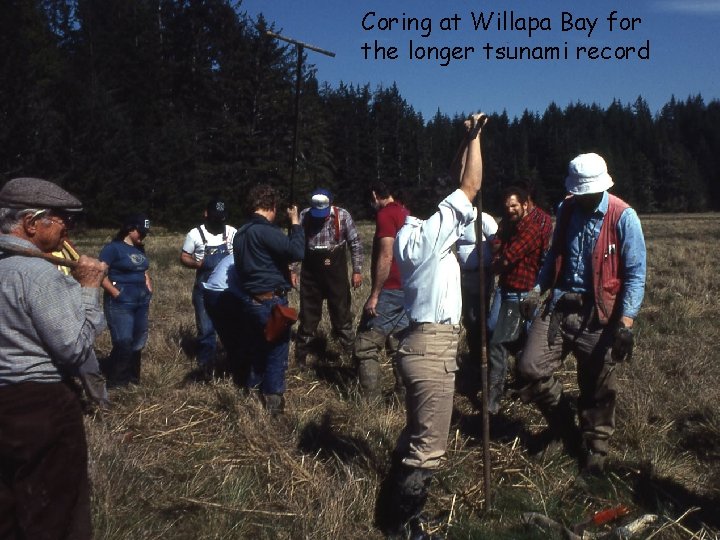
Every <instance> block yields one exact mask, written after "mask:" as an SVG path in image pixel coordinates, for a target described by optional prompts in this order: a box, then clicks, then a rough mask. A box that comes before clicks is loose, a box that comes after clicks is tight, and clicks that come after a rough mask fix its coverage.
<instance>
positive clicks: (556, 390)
mask: <svg viewBox="0 0 720 540" xmlns="http://www.w3.org/2000/svg"><path fill="white" fill-rule="evenodd" d="M591 310H592V306H589V307H585V308H581V309H579V310H575V311H573V310H566V311H564V312H563V313H562V315H561V319H560V327H559V333H558V334H557V336H556V337H555V339H554V342H553V343H552V344H551V343H550V342H549V336H548V330H549V328H550V316H545V317H541V316H537V317H536V318H535V319H534V320H533V323H532V326H531V327H530V334H529V335H528V339H527V343H526V344H525V350H524V351H523V354H522V357H521V358H520V362H519V364H518V370H519V372H520V376H521V377H522V379H523V381H524V382H525V383H526V385H525V386H524V388H523V389H522V390H521V393H520V397H521V398H522V400H523V401H524V402H525V403H529V402H534V403H537V404H538V405H539V406H540V408H541V409H543V408H551V407H553V406H555V405H557V403H558V402H559V401H560V397H561V395H562V385H561V384H560V381H558V380H557V379H556V378H555V376H554V373H555V371H557V370H558V369H559V368H560V367H561V365H562V361H563V359H564V358H565V356H567V355H568V354H569V353H570V352H572V353H573V354H574V355H575V358H576V359H577V380H578V386H579V388H580V397H579V399H578V413H579V415H580V431H581V433H582V436H583V440H584V443H585V446H586V447H587V448H588V449H591V450H593V451H595V452H599V453H603V454H606V453H607V451H608V439H609V438H610V436H611V435H612V434H613V432H614V431H615V404H616V396H617V375H616V372H615V362H613V360H612V358H611V355H610V348H611V346H612V342H613V331H614V326H612V325H608V326H601V325H599V324H598V323H597V322H593V319H594V317H593V316H592V313H591Z"/></svg>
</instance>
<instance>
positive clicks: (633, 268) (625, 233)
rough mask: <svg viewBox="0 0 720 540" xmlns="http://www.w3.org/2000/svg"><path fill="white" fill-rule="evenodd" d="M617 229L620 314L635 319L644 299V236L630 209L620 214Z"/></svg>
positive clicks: (634, 213) (645, 260) (636, 218)
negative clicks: (619, 264)
mask: <svg viewBox="0 0 720 540" xmlns="http://www.w3.org/2000/svg"><path fill="white" fill-rule="evenodd" d="M617 227H618V231H617V232H618V239H619V240H620V246H621V248H620V249H621V251H620V258H621V259H622V262H623V268H624V276H623V289H622V293H621V299H622V314H623V316H624V317H630V318H631V319H635V318H636V317H637V315H638V313H639V312H640V306H641V305H642V302H643V299H644V297H645V278H646V275H647V253H646V249H645V236H644V235H643V231H642V226H641V225H640V219H639V218H638V216H637V213H636V212H635V210H633V209H632V208H628V209H626V210H625V211H624V212H623V213H622V215H621V216H620V219H619V220H618V224H617Z"/></svg>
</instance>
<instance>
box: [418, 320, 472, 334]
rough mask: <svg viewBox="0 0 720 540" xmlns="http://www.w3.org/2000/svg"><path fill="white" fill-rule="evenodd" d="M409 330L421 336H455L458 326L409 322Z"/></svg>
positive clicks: (458, 329)
mask: <svg viewBox="0 0 720 540" xmlns="http://www.w3.org/2000/svg"><path fill="white" fill-rule="evenodd" d="M410 329H411V330H413V331H415V332H421V333H423V334H435V333H443V334H445V333H447V334H457V333H459V332H460V325H459V324H442V323H429V322H417V321H410Z"/></svg>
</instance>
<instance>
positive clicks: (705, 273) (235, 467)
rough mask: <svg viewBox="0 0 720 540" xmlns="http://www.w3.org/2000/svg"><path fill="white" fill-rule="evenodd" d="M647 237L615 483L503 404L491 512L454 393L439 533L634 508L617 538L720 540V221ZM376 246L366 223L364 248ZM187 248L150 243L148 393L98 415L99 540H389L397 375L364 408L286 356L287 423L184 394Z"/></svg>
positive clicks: (230, 400) (222, 392) (523, 411)
mask: <svg viewBox="0 0 720 540" xmlns="http://www.w3.org/2000/svg"><path fill="white" fill-rule="evenodd" d="M643 226H644V229H645V233H646V238H647V242H648V263H649V272H648V283H647V294H646V297H645V304H644V307H643V310H642V313H641V316H640V318H639V319H638V322H637V325H636V329H637V332H636V333H637V346H636V352H635V356H634V358H633V361H632V363H630V364H625V365H622V366H620V367H619V370H620V395H619V407H618V425H617V431H616V434H615V436H614V437H613V438H612V440H611V443H612V446H611V455H610V459H609V467H608V474H607V477H606V478H603V479H598V480H597V481H593V482H590V483H588V482H584V481H578V480H577V479H576V476H577V473H578V470H577V465H576V463H575V461H574V460H572V459H571V458H569V457H566V456H563V455H555V456H553V457H548V458H547V459H546V460H545V461H544V462H537V461H533V460H531V459H530V458H529V456H528V454H527V452H526V450H525V446H524V443H525V441H526V439H527V436H528V434H530V433H533V432H536V431H538V430H540V429H542V427H543V421H542V418H541V417H540V415H539V414H538V413H536V412H535V411H534V410H533V409H531V408H530V407H527V406H524V405H522V404H521V403H519V402H516V401H511V400H510V401H506V402H505V407H504V409H503V411H502V414H501V415H499V416H498V417H497V418H495V419H493V421H492V423H491V426H490V428H491V438H492V442H491V447H490V456H491V463H490V465H491V468H492V501H493V503H492V508H491V509H488V508H487V505H486V496H485V493H484V489H483V481H482V471H483V462H482V453H483V452H482V442H481V433H482V431H481V427H482V422H481V418H480V415H479V413H478V411H477V409H476V408H475V406H474V403H473V401H471V400H470V399H468V397H466V396H463V395H459V394H458V395H457V396H456V411H455V415H454V423H453V427H452V429H451V433H450V440H449V452H448V459H447V464H446V467H445V468H444V469H443V470H442V471H441V472H440V473H439V474H438V475H437V476H436V477H435V479H434V480H433V484H432V487H431V497H430V500H429V502H428V506H427V509H428V511H429V513H430V514H431V515H432V516H433V517H435V518H436V520H437V529H438V531H439V532H440V533H442V534H444V535H446V536H447V537H448V538H458V539H459V538H478V539H481V538H493V539H516V538H518V539H523V538H528V539H530V538H536V539H541V538H564V536H563V534H562V533H561V532H555V533H549V532H547V531H543V530H541V529H539V528H536V527H531V526H527V525H524V524H523V523H522V519H521V515H522V514H523V513H524V512H537V513H540V514H543V515H545V516H548V517H550V518H551V519H553V520H555V521H557V522H559V523H562V524H563V525H566V526H570V525H572V524H575V523H578V522H581V521H583V520H585V519H587V518H588V517H590V516H591V515H592V513H593V512H595V511H598V510H602V509H606V508H609V507H613V506H616V505H618V504H625V505H627V506H628V507H629V508H630V514H629V515H628V516H627V517H625V518H623V520H621V521H620V522H619V523H624V522H625V521H630V520H632V519H636V518H638V517H640V516H642V515H645V514H656V515H658V516H659V517H658V520H657V521H656V522H655V524H654V525H653V526H652V527H650V528H648V529H646V530H645V531H644V532H642V533H641V534H640V535H639V536H637V537H638V538H657V539H680V538H698V539H708V538H718V537H719V536H718V535H719V534H720V532H719V531H720V515H719V514H718V510H717V509H718V504H720V399H719V398H720V361H719V360H720V358H718V354H717V349H716V346H717V343H718V341H719V339H720V325H719V324H718V321H719V320H720V302H719V299H720V280H719V279H718V277H717V270H716V269H717V268H719V267H720V249H718V246H719V245H720V220H718V216H716V215H697V216H679V215H678V216H647V217H644V219H643ZM372 231H373V227H372V225H371V224H369V223H365V224H362V230H361V233H362V235H363V239H364V240H365V241H366V243H369V241H370V239H371V237H372ZM110 235H111V231H95V232H92V233H91V232H88V233H86V234H83V235H80V236H78V237H77V238H76V241H77V243H78V245H79V248H80V250H81V251H82V252H84V253H87V254H92V255H96V254H97V253H98V251H99V249H100V247H101V246H102V245H103V244H104V243H105V242H106V241H108V240H109V238H110ZM182 240H183V236H182V235H181V234H172V233H167V232H162V231H160V232H157V231H155V232H154V233H153V235H152V236H150V238H149V239H148V241H147V251H148V254H149V257H150V259H151V272H152V274H153V277H154V282H155V295H154V298H153V302H152V306H151V312H150V339H149V342H148V345H147V348H146V350H145V354H144V357H143V375H142V377H143V378H142V385H140V386H132V387H130V388H129V389H123V390H113V391H111V399H112V400H113V403H114V407H113V408H112V410H111V411H110V412H109V413H105V414H102V415H100V414H95V415H91V416H88V417H87V423H86V427H87V433H88V440H89V449H90V463H91V465H90V467H91V478H92V482H93V490H94V491H93V520H94V525H95V531H96V538H98V539H108V540H109V539H125V538H127V539H151V538H170V539H175V538H177V539H194V538H198V539H199V538H202V539H211V538H213V539H220V538H253V539H255V538H258V539H264V538H268V539H270V538H318V539H325V538H367V539H372V538H381V535H380V533H379V532H378V531H377V530H376V529H374V527H373V525H372V522H373V512H374V505H375V499H376V492H377V489H378V486H379V482H380V480H381V479H382V476H383V474H384V473H385V471H386V470H387V467H388V463H389V453H390V451H391V450H392V448H393V446H394V443H395V439H396V437H397V435H398V433H399V431H400V429H401V428H402V426H403V424H404V409H403V406H402V404H400V403H398V402H397V400H396V399H395V398H394V396H393V394H392V374H391V372H390V368H389V365H388V366H386V370H385V389H386V399H385V402H384V403H379V404H374V405H368V404H366V403H364V402H363V401H362V400H361V399H360V396H359V392H358V388H357V383H356V380H355V376H354V372H353V370H352V368H351V366H349V365H342V364H341V363H340V362H339V354H338V350H337V348H336V346H335V344H334V343H333V342H332V341H330V342H328V344H327V350H326V352H325V353H324V354H323V355H321V357H320V358H319V362H318V364H317V366H316V369H315V370H310V371H308V372H299V371H298V370H297V369H296V368H295V367H294V366H293V365H292V361H293V351H292V348H291V357H290V361H291V368H290V371H289V373H288V392H287V394H286V398H287V406H286V410H287V411H286V414H285V415H283V416H281V417H277V418H271V417H269V416H268V415H267V414H266V413H265V412H264V411H263V409H262V407H261V406H260V404H259V403H258V402H257V401H256V400H255V399H254V398H253V397H251V396H246V395H245V394H243V393H242V392H241V391H239V390H238V389H237V388H235V387H234V386H233V384H232V382H231V381H230V380H229V379H219V380H216V381H215V382H213V383H210V384H198V383H194V382H192V381H190V380H189V379H188V374H189V373H190V372H191V371H192V369H193V368H194V360H193V359H192V358H190V357H189V356H188V355H187V354H186V352H185V351H186V350H187V347H186V346H185V345H186V344H187V343H188V341H190V340H191V338H192V336H193V334H194V317H193V311H192V306H191V303H190V291H191V287H192V281H193V272H192V271H190V270H188V269H185V268H183V267H181V266H180V264H179V262H178V254H179V249H180V246H181V244H182ZM368 276H369V271H368V269H367V268H366V276H365V279H366V281H365V283H364V284H363V287H362V288H361V289H360V290H359V291H356V292H354V293H353V308H354V312H355V313H356V314H358V313H359V312H360V310H361V307H362V304H363V302H364V301H365V299H366V297H367V294H368V292H369V277H368ZM293 295H294V296H293V297H292V298H291V301H292V303H294V304H295V305H297V301H298V298H297V294H296V293H293ZM322 330H323V332H327V331H328V325H327V321H326V320H323V323H322ZM97 348H98V355H99V356H100V357H101V358H102V357H104V356H106V355H107V354H108V353H109V351H110V339H109V335H108V334H107V332H106V333H105V334H103V336H101V338H100V339H99V340H98V343H97ZM565 370H566V371H563V372H562V373H561V376H562V379H563V382H564V384H565V387H566V390H567V391H568V392H569V393H570V394H576V392H577V385H576V383H575V379H574V360H573V359H572V357H571V358H569V359H568V361H567V362H566V365H565ZM614 525H616V526H617V525H618V523H615V524H614ZM589 530H590V531H592V532H594V533H608V532H610V531H611V530H612V528H611V527H609V526H605V528H603V527H592V528H590V529H589ZM553 535H554V536H553ZM596 537H597V538H599V537H601V536H596ZM586 538H587V536H586Z"/></svg>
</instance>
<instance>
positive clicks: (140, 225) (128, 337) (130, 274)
mask: <svg viewBox="0 0 720 540" xmlns="http://www.w3.org/2000/svg"><path fill="white" fill-rule="evenodd" d="M149 230H150V220H148V219H147V217H146V216H144V215H142V214H134V215H131V216H128V217H127V218H126V219H125V220H124V221H123V224H122V227H121V228H120V230H119V231H118V233H117V234H116V235H115V238H113V240H112V242H110V243H109V244H106V245H105V246H104V247H103V248H102V250H101V251H100V257H99V259H100V260H101V261H102V262H104V263H106V264H107V265H108V275H107V277H106V278H105V279H104V280H103V283H102V287H103V289H104V290H105V295H104V306H105V318H106V319H107V324H108V327H109V328H110V337H111V339H112V345H113V348H112V352H111V353H110V359H109V362H108V368H107V370H106V372H107V379H108V386H125V385H127V384H129V383H135V384H138V383H139V382H140V357H141V354H142V350H143V347H145V343H146V342H147V336H148V311H149V306H150V298H151V296H152V282H151V281H150V275H149V274H148V268H149V266H150V263H149V261H148V259H147V257H146V256H145V246H144V244H143V241H144V240H145V236H146V235H147V233H148V231H149Z"/></svg>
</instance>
